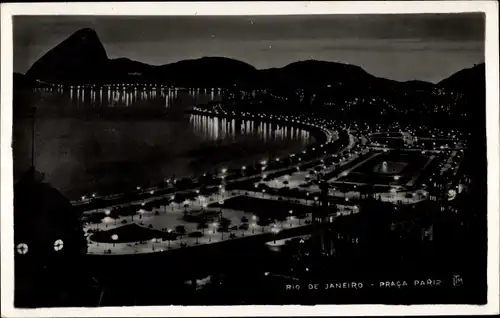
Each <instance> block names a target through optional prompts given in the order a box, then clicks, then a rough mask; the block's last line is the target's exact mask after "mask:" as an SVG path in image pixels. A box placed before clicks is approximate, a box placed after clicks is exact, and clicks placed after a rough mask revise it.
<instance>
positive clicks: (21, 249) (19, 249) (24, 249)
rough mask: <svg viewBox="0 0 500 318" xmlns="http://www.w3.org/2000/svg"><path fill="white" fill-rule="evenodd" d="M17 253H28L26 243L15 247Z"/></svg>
mask: <svg viewBox="0 0 500 318" xmlns="http://www.w3.org/2000/svg"><path fill="white" fill-rule="evenodd" d="M16 250H17V253H19V254H21V255H24V254H26V253H28V244H26V243H19V244H17V246H16Z"/></svg>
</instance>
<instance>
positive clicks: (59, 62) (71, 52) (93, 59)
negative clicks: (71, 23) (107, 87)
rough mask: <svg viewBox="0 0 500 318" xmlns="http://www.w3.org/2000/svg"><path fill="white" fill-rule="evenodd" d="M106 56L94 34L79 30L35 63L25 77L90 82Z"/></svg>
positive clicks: (55, 80)
mask: <svg viewBox="0 0 500 318" xmlns="http://www.w3.org/2000/svg"><path fill="white" fill-rule="evenodd" d="M107 62H108V57H107V54H106V50H105V49H104V46H103V45H102V43H101V41H100V40H99V37H98V36H97V33H96V32H95V31H94V30H92V29H81V30H79V31H77V32H75V33H74V34H73V35H71V36H70V37H69V38H67V39H66V40H64V41H63V42H62V43H61V44H59V45H57V46H56V47H55V48H53V49H52V50H50V51H49V52H47V53H46V54H45V55H44V56H43V57H42V58H40V59H39V60H38V61H36V62H35V63H34V64H33V66H32V67H31V68H30V69H29V70H28V72H27V73H26V75H28V76H29V77H31V78H35V79H39V80H45V81H48V82H52V83H61V82H74V81H81V82H88V81H94V80H95V78H96V75H97V76H99V75H100V73H101V72H102V70H103V69H105V68H106V66H107Z"/></svg>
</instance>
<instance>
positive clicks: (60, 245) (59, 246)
mask: <svg viewBox="0 0 500 318" xmlns="http://www.w3.org/2000/svg"><path fill="white" fill-rule="evenodd" d="M63 247H64V242H63V240H56V241H55V242H54V250H55V251H60V250H62V249H63Z"/></svg>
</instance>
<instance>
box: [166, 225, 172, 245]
mask: <svg viewBox="0 0 500 318" xmlns="http://www.w3.org/2000/svg"><path fill="white" fill-rule="evenodd" d="M167 233H168V237H167V240H168V249H170V233H172V229H167Z"/></svg>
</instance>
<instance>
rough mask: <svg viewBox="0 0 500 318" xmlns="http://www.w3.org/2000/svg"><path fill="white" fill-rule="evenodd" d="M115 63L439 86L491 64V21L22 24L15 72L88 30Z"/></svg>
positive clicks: (356, 18)
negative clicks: (322, 66) (327, 69)
mask: <svg viewBox="0 0 500 318" xmlns="http://www.w3.org/2000/svg"><path fill="white" fill-rule="evenodd" d="M87 27H90V28H93V29H94V30H95V31H96V32H97V34H98V35H99V38H100V40H101V42H102V43H103V45H104V47H105V49H106V51H107V53H108V56H109V57H110V58H116V57H128V58H130V59H133V60H137V61H141V62H145V63H149V64H154V65H160V64H166V63H171V62H175V61H178V60H182V59H190V58H199V57H203V56H225V57H230V58H235V59H238V60H241V61H244V62H247V63H249V64H252V65H254V66H255V67H257V68H269V67H281V66H284V65H286V64H288V63H291V62H295V61H299V60H306V59H317V60H326V61H335V62H342V63H350V64H355V65H358V66H361V67H362V68H364V69H365V70H366V71H367V72H369V73H371V74H373V75H376V76H380V77H386V78H390V79H395V80H402V81H404V80H414V79H417V80H426V81H431V82H437V81H439V80H441V79H443V78H445V77H447V76H449V75H451V74H452V73H454V72H456V71H458V70H460V69H463V68H466V67H472V66H473V65H474V64H476V63H481V62H483V61H484V16H483V15H482V14H481V13H466V14H439V15H437V14H436V15H379V14H377V15H323V16H238V17H223V16H219V17H201V16H198V17H166V16H163V17H144V16H139V17H105V16H97V17H96V16H92V17H89V16H80V17H79V16H72V17H69V16H57V17H56V16H31V17H28V16H24V17H19V16H18V17H15V18H14V71H16V72H21V73H24V72H26V71H27V70H28V69H29V67H30V66H31V65H32V64H33V62H34V61H36V60H37V59H38V58H40V57H41V56H42V55H43V54H44V53H45V52H47V51H48V50H49V49H51V48H52V47H54V46H56V45H57V44H59V43H60V42H61V41H63V40H64V39H65V38H67V37H68V36H69V35H71V34H72V33H73V32H75V31H77V30H78V29H80V28H87Z"/></svg>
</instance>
